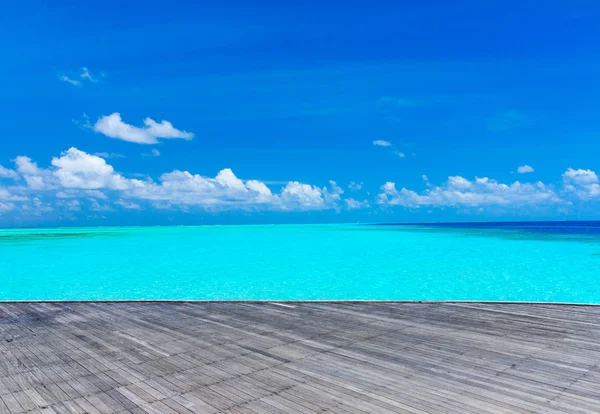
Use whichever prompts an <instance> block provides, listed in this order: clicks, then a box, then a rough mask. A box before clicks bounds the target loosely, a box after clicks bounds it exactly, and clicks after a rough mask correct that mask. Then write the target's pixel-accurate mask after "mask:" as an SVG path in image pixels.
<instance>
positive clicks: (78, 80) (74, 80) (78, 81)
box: [58, 66, 98, 86]
mask: <svg viewBox="0 0 600 414" xmlns="http://www.w3.org/2000/svg"><path fill="white" fill-rule="evenodd" d="M71 73H72V72H71ZM72 75H73V73H72ZM58 80H60V81H61V82H66V83H70V84H71V85H74V86H82V85H83V82H92V83H96V82H98V78H96V77H94V76H92V74H91V73H90V71H89V69H88V68H87V67H85V66H84V67H82V68H81V70H80V72H79V74H78V75H74V76H67V75H65V74H59V75H58Z"/></svg>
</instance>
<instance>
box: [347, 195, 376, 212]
mask: <svg viewBox="0 0 600 414" xmlns="http://www.w3.org/2000/svg"><path fill="white" fill-rule="evenodd" d="M344 202H345V203H346V208H347V209H348V210H357V209H361V208H367V207H369V206H370V205H369V202H368V201H367V200H363V201H358V200H355V199H353V198H346V199H345V200H344Z"/></svg>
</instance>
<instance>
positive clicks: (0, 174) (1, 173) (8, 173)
mask: <svg viewBox="0 0 600 414" xmlns="http://www.w3.org/2000/svg"><path fill="white" fill-rule="evenodd" d="M17 177H18V175H17V172H16V171H13V170H9V169H8V168H5V167H3V166H2V165H0V178H12V179H15V178H17Z"/></svg>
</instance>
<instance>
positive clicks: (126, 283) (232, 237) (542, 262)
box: [0, 222, 600, 303]
mask: <svg viewBox="0 0 600 414" xmlns="http://www.w3.org/2000/svg"><path fill="white" fill-rule="evenodd" d="M0 278H1V282H0V300H113V299H115V300H116V299H196V300H198V299H210V300H212V299H231V300H234V299H235V300H237V299H244V300H245V299H252V300H293V299H305V300H334V299H336V300H344V299H356V300H499V301H551V302H580V303H600V223H590V222H588V223H537V224H531V223H529V224H527V223H504V224H497V223H496V224H459V225H456V224H454V225H411V226H407V225H379V226H376V225H289V226H288V225H273V226H200V227H106V228H69V229H26V230H0Z"/></svg>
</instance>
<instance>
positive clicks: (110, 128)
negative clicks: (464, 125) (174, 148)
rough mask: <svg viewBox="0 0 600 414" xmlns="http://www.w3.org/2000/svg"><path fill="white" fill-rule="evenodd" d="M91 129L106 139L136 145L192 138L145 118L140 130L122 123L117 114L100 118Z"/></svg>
mask: <svg viewBox="0 0 600 414" xmlns="http://www.w3.org/2000/svg"><path fill="white" fill-rule="evenodd" d="M93 129H94V131H96V132H99V133H101V134H104V135H106V136H107V137H110V138H115V139H120V140H123V141H127V142H134V143H136V144H156V143H158V139H159V138H161V139H185V140H190V139H192V138H193V137H194V134H192V133H191V132H186V131H180V130H178V129H176V128H175V127H173V125H172V124H171V123H170V122H168V121H164V120H163V121H161V122H160V123H158V122H156V121H154V120H153V119H151V118H146V119H145V120H144V127H142V128H139V127H136V126H133V125H129V124H126V123H125V122H123V120H122V119H121V115H120V114H119V113H118V112H114V113H112V114H110V115H106V116H102V117H100V118H99V119H98V121H96V123H95V124H94V126H93Z"/></svg>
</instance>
